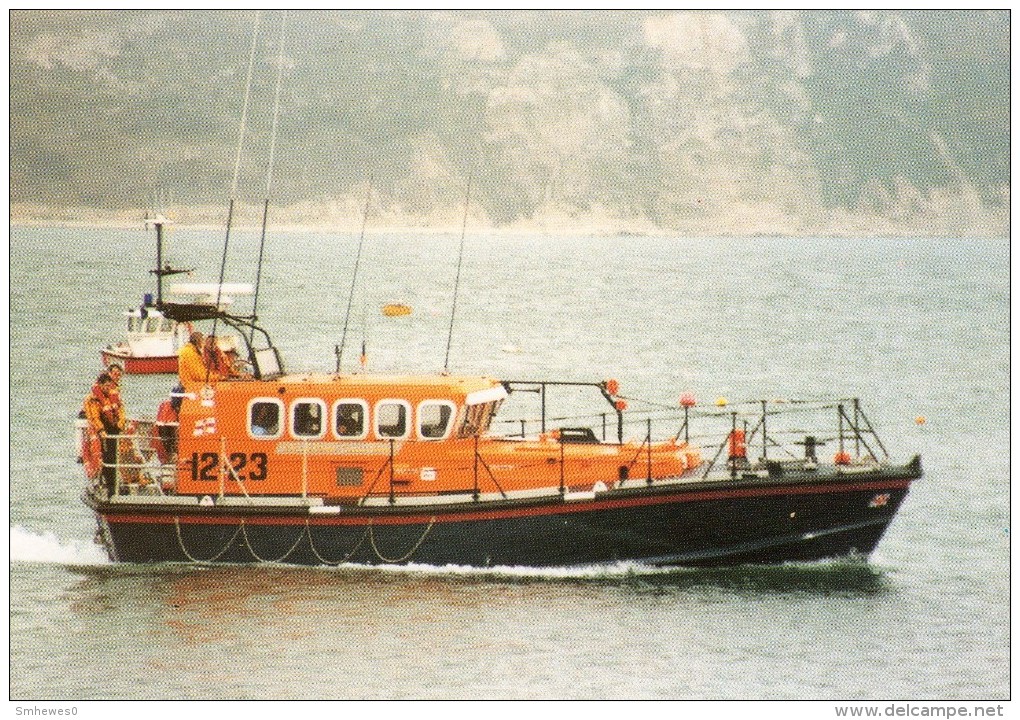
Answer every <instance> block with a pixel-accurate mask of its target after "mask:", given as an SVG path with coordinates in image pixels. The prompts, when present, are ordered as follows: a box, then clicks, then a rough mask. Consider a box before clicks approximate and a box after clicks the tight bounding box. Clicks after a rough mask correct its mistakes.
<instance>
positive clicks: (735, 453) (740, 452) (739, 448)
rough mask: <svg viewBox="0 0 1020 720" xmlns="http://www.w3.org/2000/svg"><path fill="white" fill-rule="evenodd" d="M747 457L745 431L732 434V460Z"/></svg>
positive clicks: (736, 431)
mask: <svg viewBox="0 0 1020 720" xmlns="http://www.w3.org/2000/svg"><path fill="white" fill-rule="evenodd" d="M742 457H747V444H746V443H745V441H744V431H743V430H733V431H731V432H730V459H733V458H742Z"/></svg>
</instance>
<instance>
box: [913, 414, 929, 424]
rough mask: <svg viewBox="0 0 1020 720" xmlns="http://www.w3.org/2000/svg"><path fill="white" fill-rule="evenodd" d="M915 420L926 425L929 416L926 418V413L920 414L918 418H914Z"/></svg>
mask: <svg viewBox="0 0 1020 720" xmlns="http://www.w3.org/2000/svg"><path fill="white" fill-rule="evenodd" d="M914 422H915V423H917V424H918V425H924V424H925V423H926V422H928V418H926V417H925V416H924V415H918V416H917V417H916V418H914Z"/></svg>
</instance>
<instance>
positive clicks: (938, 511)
mask: <svg viewBox="0 0 1020 720" xmlns="http://www.w3.org/2000/svg"><path fill="white" fill-rule="evenodd" d="M348 230H349V229H348ZM459 241H460V237H459V235H458V234H456V233H453V234H443V233H428V234H412V233H393V232H389V233H384V232H379V233H371V232H369V233H368V234H367V235H366V237H365V246H364V248H363V256H362V260H361V265H360V272H359V276H358V277H357V282H356V283H353V284H352V271H353V267H354V257H355V253H356V250H357V242H358V239H357V236H356V235H355V234H352V233H350V232H349V231H346V230H345V231H344V232H339V231H338V232H337V233H323V232H320V233H270V235H269V238H268V242H267V246H266V253H265V270H264V273H263V277H262V282H261V286H260V295H259V301H258V302H259V304H258V314H259V316H260V322H261V323H262V324H263V325H264V326H265V327H266V328H267V329H268V330H269V332H270V333H271V335H272V336H273V338H274V340H275V342H276V344H277V345H278V347H279V348H280V350H281V353H282V355H283V357H284V361H285V363H286V365H287V368H288V369H289V370H323V371H329V370H333V369H335V367H336V364H337V350H338V348H339V346H340V345H343V347H344V351H343V355H342V357H341V365H342V366H343V367H344V369H354V368H356V367H357V366H358V355H359V354H360V352H361V347H362V343H363V342H364V343H365V347H366V349H367V353H368V370H370V371H380V372H389V371H401V372H403V371H415V372H417V371H422V372H437V371H441V370H443V369H444V368H446V367H448V368H449V369H450V371H451V372H462V373H484V374H488V375H492V376H495V377H500V378H507V379H522V380H571V381H589V380H590V381H600V380H605V379H608V378H610V377H612V378H616V379H618V380H619V381H620V384H621V394H623V395H626V396H628V397H631V398H639V399H648V400H651V401H655V402H659V403H662V404H666V405H669V404H674V405H675V404H676V402H677V399H678V397H679V395H680V393H681V392H691V393H694V394H695V396H696V397H697V398H698V400H699V404H700V405H701V406H705V405H711V404H712V403H713V402H714V401H715V399H716V398H718V397H727V398H729V399H730V400H731V401H733V400H738V399H751V398H817V397H859V398H861V400H862V402H863V403H864V406H863V407H864V408H865V409H866V411H867V413H868V417H869V418H870V419H871V421H872V423H873V424H874V425H875V426H876V428H877V430H878V431H879V433H880V436H881V438H882V440H883V442H884V444H885V446H886V447H887V448H889V451H890V453H891V455H892V456H893V458H894V459H897V460H900V461H906V460H907V459H909V457H910V456H911V455H912V454H914V453H920V454H921V455H922V456H923V460H924V467H925V477H924V479H923V480H921V481H920V482H918V483H916V484H915V485H914V488H913V489H912V490H911V493H910V495H909V496H908V497H907V499H906V501H905V503H904V504H903V506H902V508H901V510H900V513H899V515H898V516H897V518H896V519H895V521H894V522H893V524H892V525H891V527H890V528H889V530H888V532H887V534H886V536H885V538H884V539H883V541H882V543H881V544H880V545H879V548H878V550H877V551H876V552H875V553H874V554H873V555H872V557H871V558H870V561H869V562H866V563H865V562H861V561H860V560H851V561H839V562H825V563H814V564H803V565H797V564H795V565H788V566H781V567H771V568H754V567H740V568H733V569H725V570H688V569H678V570H668V571H667V570H660V569H655V568H649V567H643V566H641V565H640V564H623V565H619V566H614V567H610V568H581V569H571V570H559V569H551V570H534V569H527V568H496V569H488V570H476V569H469V568H436V567H422V566H413V565H412V566H409V567H402V568H366V567H357V566H343V567H340V568H292V567H284V566H253V567H195V566H177V565H156V566H140V565H114V564H110V563H108V562H107V561H106V560H105V556H104V554H103V553H102V551H101V550H100V549H99V548H98V547H97V546H96V545H94V544H93V542H92V538H93V533H94V530H95V526H94V520H93V518H92V515H91V513H90V511H89V510H88V509H87V508H86V507H85V506H84V505H83V504H82V503H81V501H80V499H79V496H80V492H81V489H82V486H83V482H84V479H83V474H82V471H81V468H80V466H79V465H77V464H76V463H75V449H74V444H73V420H74V417H75V415H76V414H77V412H78V410H79V408H80V406H81V402H82V399H83V398H84V396H85V394H86V393H87V392H88V391H89V388H90V386H91V383H92V381H93V380H94V379H95V376H96V374H97V373H98V372H99V370H100V364H99V349H100V348H101V347H102V346H104V345H106V344H109V343H112V342H115V341H117V340H119V339H120V337H121V333H122V332H123V327H124V325H125V323H124V321H123V317H122V315H121V313H122V312H123V311H124V310H126V309H128V308H129V307H132V306H136V305H138V304H139V303H140V302H141V299H142V294H143V293H144V292H152V291H153V279H152V275H151V274H149V273H148V272H147V271H148V270H149V269H150V268H151V266H152V263H153V262H154V260H153V255H154V242H153V240H152V238H151V236H150V235H147V234H146V233H145V232H144V230H143V229H141V228H139V229H137V230H135V229H131V230H98V229H85V230H82V229H57V228H23V227H14V228H13V229H12V235H11V268H10V270H11V298H10V299H11V324H10V333H11V339H10V348H11V358H10V359H11V368H10V378H11V397H10V425H11V427H10V437H11V441H10V469H11V481H10V482H11V485H10V507H11V514H10V553H11V565H10V581H11V583H10V640H11V654H10V661H11V673H10V683H11V686H10V694H11V697H12V698H13V699H15V700H34V699H40V700H45V699H51V700H52V699H70V700H88V699H220V698H225V699H297V698H311V699H436V698H445V699H461V698H492V699H559V698H565V699H574V698H595V699H619V698H626V699H646V698H647V699H731V700H739V699H767V700H774V699H781V700H790V699H820V700H837V699H850V700H878V699H900V700H921V699H927V700H968V699H970V700H979V699H1002V698H1008V697H1009V693H1010V687H1009V654H1008V653H1009V622H1008V621H1009V592H1010V587H1009V548H1010V527H1009V519H1010V513H1009V498H1010V487H1009V439H1008V430H1009V400H1008V393H1009V326H1008V322H1009V284H1008V251H1009V247H1008V242H1007V241H1005V240H980V239H977V240H975V239H967V240H959V239H954V240H948V239H946V240H931V239H925V240H921V239H882V240H879V239H857V240H845V239H832V238H826V239H802V238H797V239H793V238H750V239H702V238H681V237H644V236H641V237H600V238H589V237H558V236H554V235H541V234H531V235H520V236H513V235H501V236H473V235H472V234H470V233H469V234H468V235H467V237H466V239H465V248H464V254H463V265H462V271H461V281H460V284H459V286H458V287H456V288H455V283H454V279H455V277H456V274H457V248H458V245H459ZM222 244H223V233H222V232H199V231H188V230H177V231H175V232H174V233H173V234H172V235H171V236H170V238H169V241H168V248H167V251H166V252H167V256H168V257H169V258H170V259H171V260H172V261H173V263H174V264H175V265H178V266H184V267H189V268H190V267H193V268H195V269H194V273H193V275H192V277H190V278H188V280H189V281H214V280H216V279H217V277H218V274H219V267H220V260H221V251H222ZM257 246H258V239H257V236H255V235H252V234H246V233H241V232H238V233H235V236H234V237H233V238H232V240H231V249H230V253H229V255H228V262H227V279H228V280H230V281H232V282H251V281H253V280H254V276H253V267H254V258H255V257H257V249H258V247H257ZM168 284H172V279H171V282H168ZM352 288H353V295H352V294H351V293H352ZM455 295H456V313H455V315H454V317H453V322H452V325H451V310H452V307H453V300H454V296H455ZM237 302H238V303H239V307H240V308H245V307H249V306H250V305H247V306H246V305H241V303H249V304H250V298H249V299H242V298H238V299H237ZM391 302H400V303H405V304H408V305H411V306H412V307H413V312H412V314H411V315H409V316H406V317H400V318H387V317H384V316H383V315H382V314H381V312H380V308H381V306H382V305H384V304H386V303H391ZM348 306H350V308H351V310H350V312H349V313H348V311H347V308H348ZM345 326H347V333H346V334H344V332H343V329H344V327H345ZM451 327H452V331H451ZM172 384H173V381H172V378H169V377H132V376H128V377H126V378H125V380H124V390H123V392H124V396H125V399H126V402H127V404H128V409H129V411H130V412H131V413H132V414H150V415H151V414H153V413H154V411H155V407H156V402H157V401H158V399H159V398H160V397H162V396H163V395H165V393H166V392H167V391H168V390H169V388H170V386H171V385H172ZM596 400H597V398H596ZM922 420H923V422H921V421H922ZM827 450H828V449H827Z"/></svg>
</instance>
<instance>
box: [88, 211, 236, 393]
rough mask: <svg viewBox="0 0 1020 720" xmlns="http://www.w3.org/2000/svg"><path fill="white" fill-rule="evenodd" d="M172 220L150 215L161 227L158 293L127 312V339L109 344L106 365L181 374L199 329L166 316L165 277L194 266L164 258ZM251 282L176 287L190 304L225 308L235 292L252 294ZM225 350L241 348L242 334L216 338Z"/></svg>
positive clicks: (130, 370)
mask: <svg viewBox="0 0 1020 720" xmlns="http://www.w3.org/2000/svg"><path fill="white" fill-rule="evenodd" d="M170 223H171V221H170V220H168V219H167V218H165V217H163V216H162V215H157V216H156V217H154V218H146V220H145V225H146V227H154V228H155V229H156V269H154V270H150V271H149V272H151V273H152V274H153V275H155V276H156V294H155V296H153V294H152V293H145V295H144V296H143V298H142V303H141V305H140V306H139V307H137V308H132V309H130V310H127V311H126V312H125V313H124V316H125V317H126V318H127V329H126V334H125V338H124V340H123V341H121V342H119V343H116V344H113V345H107V346H106V347H105V348H103V349H102V350H101V351H100V355H101V357H102V360H103V365H104V366H107V367H109V366H110V365H113V364H115V363H116V364H118V365H120V366H121V367H122V368H123V369H124V372H125V373H127V374H129V375H158V374H174V373H176V372H177V353H178V352H180V350H181V348H182V347H184V345H186V344H187V342H188V338H189V336H190V335H191V333H192V331H193V330H194V327H193V326H192V324H191V323H190V322H184V323H182V322H178V321H177V320H175V319H173V318H169V317H167V316H166V315H165V314H164V312H163V310H164V303H163V278H164V277H166V276H169V275H178V274H181V273H190V272H191V270H185V269H180V268H174V267H171V266H170V263H165V264H164V261H163V228H164V226H166V225H169V224H170ZM251 292H252V286H251V285H247V284H236V283H232V284H223V285H222V286H221V285H218V284H206V283H187V284H181V285H173V286H171V287H170V293H171V294H173V295H186V296H190V298H191V299H190V301H189V304H192V305H208V306H209V308H210V309H211V310H212V309H215V308H217V307H218V308H220V309H222V308H223V307H224V306H226V305H229V304H230V303H231V302H232V300H233V297H232V296H234V295H248V294H251ZM217 340H218V342H219V345H220V349H221V350H223V351H224V352H226V351H228V350H236V349H237V346H238V345H237V338H236V337H233V336H226V337H219V338H217Z"/></svg>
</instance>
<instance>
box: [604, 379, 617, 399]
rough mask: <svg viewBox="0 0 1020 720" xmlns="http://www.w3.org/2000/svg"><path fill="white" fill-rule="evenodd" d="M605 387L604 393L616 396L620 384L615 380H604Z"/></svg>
mask: <svg viewBox="0 0 1020 720" xmlns="http://www.w3.org/2000/svg"><path fill="white" fill-rule="evenodd" d="M605 386H606V392H607V393H609V394H610V395H618V394H619V392H620V383H618V382H617V381H616V380H606V382H605Z"/></svg>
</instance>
